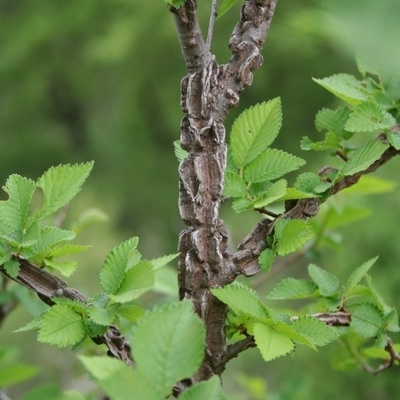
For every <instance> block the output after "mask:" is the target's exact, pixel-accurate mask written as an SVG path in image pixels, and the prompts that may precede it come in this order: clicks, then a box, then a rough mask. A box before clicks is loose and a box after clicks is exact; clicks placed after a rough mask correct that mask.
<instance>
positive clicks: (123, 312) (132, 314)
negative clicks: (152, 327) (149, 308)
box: [117, 304, 144, 323]
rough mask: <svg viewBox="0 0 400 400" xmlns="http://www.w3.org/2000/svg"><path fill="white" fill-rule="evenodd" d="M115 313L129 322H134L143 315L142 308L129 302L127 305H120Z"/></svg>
mask: <svg viewBox="0 0 400 400" xmlns="http://www.w3.org/2000/svg"><path fill="white" fill-rule="evenodd" d="M117 314H118V315H119V316H121V317H122V318H125V319H127V320H128V321H130V322H133V323H136V322H137V321H138V320H139V319H140V318H142V317H143V314H144V310H143V308H142V307H139V306H137V305H136V304H131V305H128V306H120V307H119V309H118V313H117Z"/></svg>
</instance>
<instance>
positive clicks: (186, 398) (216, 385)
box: [179, 375, 226, 400]
mask: <svg viewBox="0 0 400 400" xmlns="http://www.w3.org/2000/svg"><path fill="white" fill-rule="evenodd" d="M179 398H180V400H205V399H207V400H226V397H225V395H224V393H223V391H222V386H221V380H220V378H218V377H217V376H215V375H214V376H213V377H212V378H211V379H209V380H208V381H204V382H197V383H195V384H194V385H192V386H190V387H189V388H188V389H186V390H185V391H184V392H183V394H182V395H181V396H179Z"/></svg>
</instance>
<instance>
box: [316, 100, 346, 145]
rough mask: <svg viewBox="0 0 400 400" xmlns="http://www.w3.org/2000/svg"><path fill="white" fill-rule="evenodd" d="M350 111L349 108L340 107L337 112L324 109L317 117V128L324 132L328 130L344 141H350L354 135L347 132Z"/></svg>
mask: <svg viewBox="0 0 400 400" xmlns="http://www.w3.org/2000/svg"><path fill="white" fill-rule="evenodd" d="M349 115H350V109H348V108H347V107H339V108H338V109H336V110H330V109H328V108H323V109H322V110H320V111H319V112H318V113H317V115H316V117H315V127H316V128H317V130H318V131H320V132H322V131H323V130H327V131H328V132H332V133H334V134H335V135H337V136H340V137H341V138H343V139H346V140H347V139H350V138H351V137H352V136H353V135H352V133H351V132H348V131H346V130H345V128H344V127H345V124H346V122H347V120H348V118H349Z"/></svg>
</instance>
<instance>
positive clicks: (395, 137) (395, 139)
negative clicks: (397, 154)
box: [386, 132, 400, 150]
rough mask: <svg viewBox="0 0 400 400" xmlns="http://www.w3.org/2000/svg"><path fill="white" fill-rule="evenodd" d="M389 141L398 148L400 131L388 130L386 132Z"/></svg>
mask: <svg viewBox="0 0 400 400" xmlns="http://www.w3.org/2000/svg"><path fill="white" fill-rule="evenodd" d="M386 136H387V138H388V140H389V143H390V144H391V145H392V146H393V147H394V148H395V149H396V150H400V133H398V132H389V133H387V134H386Z"/></svg>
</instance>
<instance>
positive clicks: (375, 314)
mask: <svg viewBox="0 0 400 400" xmlns="http://www.w3.org/2000/svg"><path fill="white" fill-rule="evenodd" d="M383 324H384V318H383V315H382V313H381V311H380V310H379V308H378V307H377V306H376V305H375V304H370V303H361V304H359V305H357V307H356V309H355V310H354V312H353V314H352V316H351V325H350V327H351V329H352V330H353V331H354V332H356V333H358V334H359V335H361V336H363V337H366V338H372V337H375V336H377V335H378V333H379V332H380V330H381V329H382V327H383Z"/></svg>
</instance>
